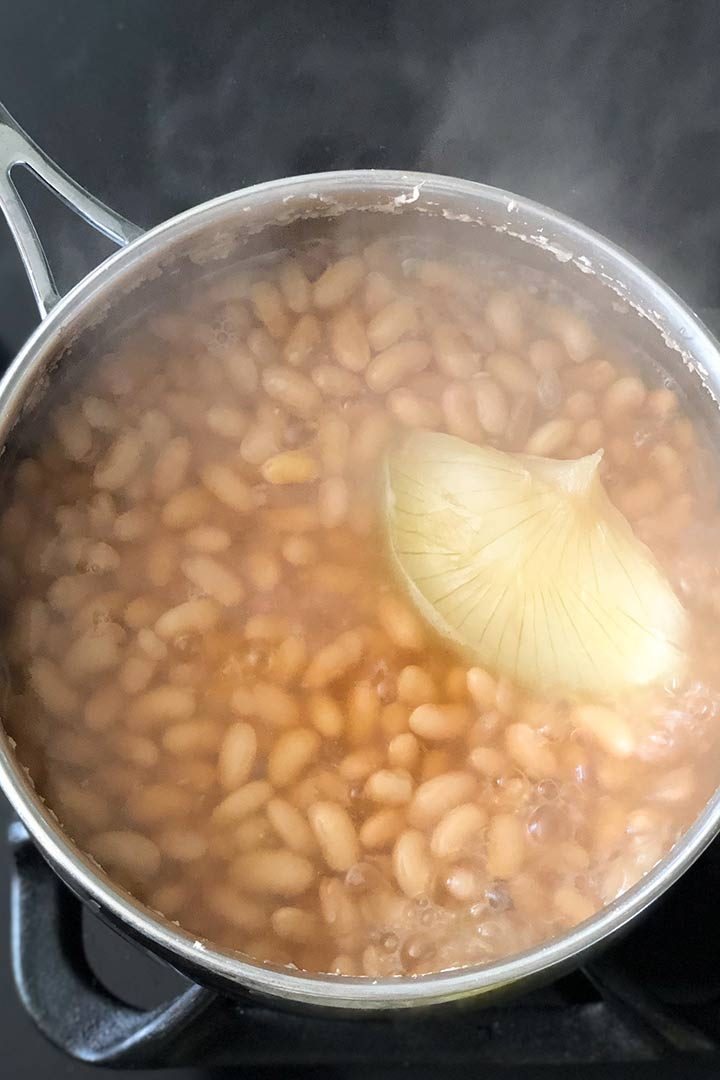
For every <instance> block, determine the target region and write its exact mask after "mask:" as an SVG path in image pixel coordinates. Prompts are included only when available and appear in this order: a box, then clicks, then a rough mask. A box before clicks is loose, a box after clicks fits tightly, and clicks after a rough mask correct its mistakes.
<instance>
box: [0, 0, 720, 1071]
mask: <svg viewBox="0 0 720 1080" xmlns="http://www.w3.org/2000/svg"><path fill="white" fill-rule="evenodd" d="M718 57H720V5H718V3H717V2H716V0H707V2H696V0H667V2H661V0H637V2H627V3H620V2H615V0H604V2H602V0H601V2H598V3H595V4H590V3H588V4H584V3H582V2H580V0H556V2H553V0H549V2H543V0H535V2H527V3H522V2H519V0H497V2H496V0H486V2H483V0H474V2H461V0H457V2H451V0H446V2H444V3H443V2H441V0H434V2H431V3H425V2H420V0H415V2H413V0H385V2H375V3H373V2H371V0H366V2H364V3H350V2H347V3H344V2H343V0H316V2H313V3H302V2H294V3H292V2H287V3H285V2H274V0H236V2H224V0H202V2H198V0H23V2H22V3H19V4H18V3H15V2H12V0H0V99H1V100H2V101H3V102H4V103H5V104H6V105H7V107H8V108H9V109H10V111H11V112H13V113H14V115H15V116H16V117H17V119H18V121H19V122H20V123H21V124H22V125H23V126H24V127H25V128H26V129H27V130H28V131H29V132H30V133H31V134H32V135H33V136H34V137H35V139H36V140H37V141H38V142H39V143H41V145H42V146H43V147H44V148H45V149H46V150H47V151H48V153H49V154H50V155H51V156H52V157H53V158H55V159H56V160H57V161H58V162H59V163H60V164H62V166H63V167H64V168H65V169H66V171H68V172H69V173H70V174H71V175H72V176H73V177H75V178H76V179H77V180H78V181H80V182H81V183H83V184H84V185H85V186H86V187H87V188H88V189H89V190H91V191H92V192H93V193H94V194H96V195H98V196H99V197H100V198H102V199H103V200H104V201H106V202H107V203H109V204H110V205H111V206H113V207H114V208H116V209H118V210H119V211H121V212H122V213H123V214H125V215H126V216H127V217H129V218H130V219H132V220H134V221H136V222H137V223H138V224H140V225H142V226H149V225H153V224H155V223H157V222H159V221H161V220H163V219H164V218H166V217H168V216H170V215H172V214H175V213H176V212H178V211H179V210H183V209H185V208H186V207H189V206H191V205H193V204H194V203H197V202H201V201H203V200H205V199H208V198H211V197H212V196H214V195H218V194H221V193H223V192H226V191H229V190H232V189H234V188H240V187H242V186H244V185H246V184H250V183H255V182H257V181H261V180H267V179H271V178H274V177H278V176H283V175H289V174H293V173H299V172H311V171H316V170H323V169H334V168H349V167H353V166H361V167H373V166H375V167H397V168H406V169H413V168H418V169H426V170H429V171H435V172H442V173H451V174H456V175H461V176H466V177H469V178H472V179H477V180H482V181H484V182H487V183H491V184H496V185H499V186H501V187H505V188H508V189H509V190H511V191H515V192H519V193H522V194H524V195H528V196H530V197H532V198H535V199H537V200H539V201H540V202H544V203H547V204H549V205H551V206H554V207H556V208H558V209H560V210H563V211H565V212H566V213H568V214H570V215H571V216H573V217H577V218H580V219H582V220H584V221H585V222H587V223H588V224H591V225H593V226H594V227H595V228H597V229H599V230H600V231H601V232H604V233H606V234H607V235H609V236H610V237H611V238H613V239H614V240H616V241H617V242H619V243H621V244H623V245H624V246H626V247H628V248H629V249H630V250H631V251H633V252H634V253H635V254H636V255H638V256H639V257H640V258H641V259H643V260H644V261H645V262H646V263H648V264H649V265H650V266H651V267H652V268H653V269H654V270H655V271H656V272H657V273H659V274H660V275H661V276H662V277H664V278H665V279H666V280H667V281H668V282H669V283H670V284H672V285H673V286H674V287H675V288H676V289H677V290H678V291H679V292H681V293H682V294H683V295H684V296H685V298H686V299H687V300H688V301H689V302H690V303H691V305H693V306H695V307H700V308H703V307H717V306H718V305H720V63H719V61H718ZM25 190H26V188H25V187H24V186H23V191H25ZM28 191H29V189H28ZM28 201H29V204H30V205H31V207H32V209H33V212H34V213H35V214H36V215H37V219H38V222H39V226H40V231H41V233H42V235H43V237H44V238H45V239H46V240H47V243H48V248H49V250H50V251H51V254H52V258H53V263H54V266H55V267H56V269H57V271H58V277H59V280H60V283H61V285H62V286H64V287H67V286H69V285H70V284H71V283H72V282H73V281H75V280H76V279H77V278H78V277H80V276H81V275H82V274H83V273H84V272H85V271H86V270H87V269H89V268H90V266H91V265H92V264H93V261H96V260H97V259H98V258H99V257H100V256H101V255H102V253H103V252H105V251H106V250H107V248H106V246H105V244H104V242H101V241H98V240H96V239H95V238H94V237H92V236H91V235H90V233H89V231H88V230H86V228H85V227H84V226H82V225H81V224H79V223H78V222H77V221H76V220H75V219H74V218H73V217H72V216H71V215H70V214H68V213H67V212H66V211H64V210H62V209H60V208H57V207H55V206H54V205H52V204H51V202H50V200H49V198H48V196H47V195H45V194H43V193H42V192H39V191H37V190H34V191H32V192H29V194H28ZM36 321H37V315H36V313H35V311H34V308H33V304H32V299H31V296H30V292H29V289H28V287H27V284H26V283H25V280H24V277H23V274H22V272H21V269H20V265H19V260H18V258H17V256H16V253H15V251H14V249H13V247H12V245H11V243H10V239H9V236H8V233H7V230H6V229H5V227H4V225H0V363H2V364H5V363H7V361H8V360H9V358H10V357H11V355H12V354H13V353H14V352H15V350H16V349H17V348H18V346H19V345H20V344H21V342H22V341H23V339H24V338H25V337H26V336H27V334H28V333H29V332H30V331H31V329H32V328H33V326H34V325H35V324H36ZM6 818H9V812H8V811H7V808H6V807H5V806H4V804H2V805H0V824H2V823H3V822H4V820H5V819H6ZM0 850H1V849H0ZM7 862H8V860H7V857H6V856H3V857H0V873H1V874H2V875H3V876H0V931H1V932H2V935H3V936H2V937H0V1076H3V1077H4V1076H7V1077H8V1078H11V1077H12V1080H24V1078H25V1077H30V1076H32V1077H34V1078H36V1080H45V1078H46V1077H50V1076H53V1077H75V1076H80V1075H90V1070H89V1069H87V1070H86V1069H84V1068H79V1067H77V1066H75V1065H72V1064H70V1063H69V1062H65V1061H64V1060H63V1059H62V1058H61V1057H60V1056H59V1055H58V1054H56V1053H55V1052H53V1051H51V1050H49V1048H46V1047H45V1046H44V1044H43V1043H42V1042H41V1040H40V1039H39V1037H38V1036H36V1035H35V1034H34V1033H31V1031H30V1026H29V1022H28V1021H27V1020H26V1018H25V1017H24V1015H23V1014H22V1012H21V1010H20V1008H19V1006H18V1004H17V1003H16V1002H15V1000H14V997H13V991H12V989H11V987H10V979H9V974H8V964H7V910H6V905H7V895H6V894H7V886H6V881H5V876H4V875H5V874H6V870H7ZM692 914H693V913H692V912H688V917H689V919H690V921H691V920H692ZM708 929H710V928H708ZM124 948H125V947H124V946H123V949H124ZM121 952H122V950H121ZM142 981H143V983H144V984H145V987H146V988H147V987H148V986H151V984H152V983H153V982H154V981H155V980H154V979H153V978H152V977H151V976H144V977H143V980H142ZM166 1075H167V1076H168V1077H169V1076H170V1075H171V1074H166ZM172 1075H178V1074H175V1073H173V1074H172ZM686 1075H689V1074H686Z"/></svg>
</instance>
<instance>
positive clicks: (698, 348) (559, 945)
mask: <svg viewBox="0 0 720 1080" xmlns="http://www.w3.org/2000/svg"><path fill="white" fill-rule="evenodd" d="M353 192H355V193H356V194H357V195H358V197H359V196H364V197H367V195H368V194H372V193H377V196H378V199H379V200H382V199H384V198H385V197H386V196H387V198H388V200H389V201H387V202H382V201H379V202H378V204H377V205H374V206H372V207H367V204H366V201H365V200H363V202H362V206H363V207H366V208H369V209H374V210H376V211H388V210H403V211H405V210H406V208H408V207H411V208H412V209H417V210H423V211H424V212H426V213H432V214H444V216H446V217H450V218H453V217H454V218H455V219H457V220H461V221H462V220H467V221H468V222H469V223H471V224H479V225H486V226H487V225H488V224H490V227H492V228H494V229H496V231H502V232H506V233H507V234H508V236H510V237H513V238H515V239H517V240H520V241H525V242H527V243H530V244H533V245H535V246H536V247H540V248H545V249H546V250H547V251H548V252H549V253H550V255H554V256H555V257H556V258H558V259H559V260H560V261H561V262H567V261H569V260H570V259H572V260H573V261H574V262H575V264H576V266H578V267H579V268H580V269H582V270H583V271H584V272H590V273H595V274H596V275H598V276H599V277H600V278H601V280H603V281H604V283H605V284H607V285H608V286H609V287H610V288H613V289H614V290H615V291H616V292H618V293H619V294H620V295H621V296H623V298H624V299H625V300H626V301H627V302H628V303H630V304H632V305H633V306H635V307H636V308H637V310H638V312H639V313H640V314H641V315H644V316H645V317H647V318H649V319H650V320H651V321H652V322H653V323H654V325H655V326H656V328H657V329H658V330H659V331H660V332H661V333H662V334H663V336H664V337H665V340H666V342H667V344H668V345H670V346H671V347H672V348H674V349H675V350H676V351H678V353H679V354H680V357H679V359H682V361H683V362H684V363H686V364H688V365H690V366H693V367H694V368H695V369H696V371H697V372H698V373H699V375H700V377H701V379H702V380H703V381H704V382H706V385H707V381H709V382H710V383H714V384H715V386H714V389H715V392H716V394H717V393H718V392H719V391H720V355H719V353H718V348H719V347H718V343H717V342H716V341H715V339H714V338H713V336H712V335H711V334H710V333H709V331H708V330H707V329H706V328H705V327H704V326H703V324H702V323H701V322H700V320H699V319H698V318H697V316H696V315H694V313H693V312H692V311H691V310H690V309H689V308H688V307H687V305H686V304H685V303H684V302H683V301H682V300H681V299H680V298H679V297H678V296H677V295H676V294H675V293H674V292H673V291H672V290H671V289H670V288H668V287H667V286H666V285H665V284H664V283H663V282H661V281H660V279H659V278H657V277H656V276H655V275H654V274H652V273H651V272H650V271H649V270H647V269H646V268H645V267H644V266H643V265H642V264H641V263H639V262H637V261H636V260H635V259H634V258H633V257H632V256H630V255H629V254H628V253H627V252H625V251H624V250H623V249H622V248H620V247H618V246H616V245H615V244H613V243H611V242H610V241H609V240H607V239H605V237H603V236H601V235H600V234H599V233H596V232H594V231H593V230H592V229H588V228H586V227H585V226H584V225H582V224H580V223H578V222H576V221H573V220H572V219H571V218H568V217H566V216H565V215H563V214H560V213H557V212H556V211H554V210H551V209H549V208H547V207H544V206H542V205H541V204H539V203H536V202H534V201H532V200H529V199H525V198H523V197H521V196H518V195H514V194H512V193H510V192H507V191H503V190H501V189H499V188H495V187H490V186H488V185H484V184H479V183H476V182H473V181H468V180H462V179H459V178H455V177H446V176H440V175H436V174H431V173H418V172H402V171H394V170H362V169H358V170H346V171H338V172H325V173H316V174H309V175H305V176H295V177H290V178H283V179H279V180H272V181H268V182H266V183H262V184H257V185H253V186H252V187H248V188H243V189H240V190H238V191H234V192H230V193H228V194H225V195H221V196H219V197H217V198H215V199H211V200H209V201H208V202H205V203H201V204H198V205H197V206H194V207H192V208H191V209H189V210H186V211H184V212H182V213H180V214H178V215H177V216H175V217H172V218H170V219H168V220H167V221H165V222H163V223H161V224H160V225H157V226H156V227H155V228H153V229H151V230H149V231H148V232H146V233H145V234H143V235H142V236H140V237H139V238H138V239H136V240H134V241H133V242H132V243H130V244H129V245H128V246H127V247H125V248H123V249H121V250H120V251H117V252H116V253H114V254H113V255H111V256H110V258H108V259H107V260H106V261H105V262H103V263H101V264H100V265H99V266H98V267H96V268H95V269H94V270H92V271H91V272H90V273H89V274H88V275H87V276H86V277H85V278H83V279H82V280H81V281H80V282H79V283H78V284H77V285H76V286H75V287H74V288H73V289H72V290H71V291H70V292H69V293H68V294H67V295H66V296H65V297H64V298H63V299H62V300H61V301H60V302H59V303H58V304H57V305H56V306H55V307H54V308H53V310H52V312H51V313H50V315H49V316H48V317H47V318H46V319H45V320H44V321H43V322H42V323H40V325H39V326H38V328H37V329H36V330H35V331H34V333H33V334H32V335H31V337H30V338H29V339H28V341H27V342H26V343H25V345H24V346H23V348H22V349H21V350H20V352H19V353H18V355H17V357H16V359H15V360H14V362H13V363H12V364H11V366H10V367H9V369H8V371H7V372H6V374H5V376H4V377H3V379H2V381H1V382H0V415H1V416H2V417H3V419H2V421H1V422H0V434H1V435H2V438H3V440H4V439H5V438H6V436H7V433H8V430H9V427H10V426H11V424H12V422H13V420H14V417H15V415H16V414H17V412H18V408H19V406H20V404H21V403H22V401H23V400H24V399H25V396H26V391H27V389H28V387H29V384H30V382H31V380H32V379H33V378H34V376H35V366H36V361H39V360H41V359H42V357H43V354H44V350H45V349H46V348H47V347H49V346H51V345H52V344H53V341H54V340H55V339H56V337H57V336H58V334H59V332H60V331H62V330H63V329H64V328H67V327H68V326H70V325H71V324H72V322H73V320H74V319H75V318H76V317H77V316H81V315H82V311H83V309H84V308H86V307H87V306H88V305H89V304H90V303H91V302H92V300H93V299H96V298H98V296H100V295H101V294H102V293H103V292H105V291H109V290H110V289H111V288H112V286H114V285H116V284H118V282H119V281H120V279H122V278H123V277H124V276H125V275H126V274H128V275H129V274H130V272H131V271H132V270H133V268H137V266H138V265H139V264H141V263H142V262H143V261H144V260H145V259H148V261H149V257H150V256H151V255H155V256H157V254H158V253H159V252H160V251H161V250H162V249H163V247H166V246H167V244H166V242H167V241H170V240H174V239H180V238H182V237H189V236H191V235H193V234H194V233H195V231H196V229H199V228H201V227H207V226H208V225H211V224H213V223H218V224H220V223H221V222H222V223H224V224H227V222H228V218H229V217H230V216H231V214H232V211H234V210H237V211H240V212H241V211H248V210H252V209H255V210H258V209H262V208H263V207H266V209H267V210H272V211H273V216H272V217H270V216H268V217H267V220H266V221H265V224H267V225H270V224H272V222H273V221H278V220H280V221H285V220H290V219H291V215H292V209H293V202H294V200H295V199H296V198H298V199H303V200H305V203H304V206H303V208H302V209H301V211H300V212H299V213H298V214H297V215H296V216H313V215H312V213H310V214H308V213H307V210H308V205H307V200H308V199H316V200H317V208H318V209H317V213H318V214H320V213H323V212H326V213H327V212H328V211H329V212H333V210H332V208H333V206H336V208H337V209H336V212H339V213H341V212H343V211H344V210H346V209H352V208H353V207H352V204H350V205H343V204H342V203H339V204H335V203H334V199H335V198H337V197H338V196H348V195H352V194H353ZM428 196H434V197H435V199H436V200H438V201H432V199H430V198H428ZM443 200H444V202H445V206H443V205H442V203H443ZM461 200H464V201H465V203H467V201H468V200H475V201H476V207H475V217H472V216H471V215H469V214H467V213H458V214H454V213H453V212H452V210H448V209H447V205H448V204H450V205H453V203H454V202H455V203H458V204H460V203H461ZM413 204H416V205H415V206H413ZM465 210H467V206H465ZM280 211H282V214H283V215H288V214H289V215H290V216H289V217H285V216H282V217H279V216H278V215H279V213H280ZM484 211H485V212H487V211H494V212H495V213H496V214H497V213H500V214H501V215H502V216H503V217H504V218H505V220H506V222H507V224H506V226H503V227H502V228H501V227H499V226H498V225H492V223H488V222H487V221H486V220H485V217H484ZM252 216H253V215H252V214H250V215H249V218H250V219H252ZM243 220H244V219H243V216H242V213H239V214H238V218H237V222H236V223H237V224H242V223H243ZM245 220H248V219H245ZM523 230H526V231H523ZM533 230H535V231H533ZM588 255H590V256H592V259H593V260H594V261H591V260H590V259H589V258H588ZM706 380H707V381H706ZM711 392H712V391H711ZM0 787H2V789H3V790H4V792H5V794H6V796H7V797H8V799H9V801H10V803H11V804H12V806H13V808H14V810H15V812H16V813H17V814H18V816H19V817H20V818H21V820H22V821H23V823H24V825H25V826H26V827H27V829H28V831H29V832H30V834H31V835H32V837H33V838H34V840H35V841H36V842H37V843H38V844H39V846H40V848H41V849H42V851H43V852H44V853H45V855H46V857H47V858H48V860H49V861H50V862H51V864H53V866H54V867H55V868H56V869H57V870H58V872H59V873H60V875H61V876H62V877H63V878H64V879H65V880H66V881H67V882H69V883H71V884H72V886H73V887H74V888H75V889H77V891H78V892H79V893H80V894H81V895H82V897H83V898H84V899H86V900H89V901H90V902H91V903H92V904H93V906H94V907H97V908H99V909H101V910H104V911H105V912H107V913H110V914H111V915H112V916H113V917H114V918H115V919H116V920H118V921H119V922H120V923H121V924H122V925H123V926H125V927H128V928H129V929H130V930H131V932H132V933H133V934H134V935H135V936H136V937H140V938H141V939H143V940H144V941H147V942H148V943H149V944H150V945H151V946H152V947H154V948H155V949H156V950H157V951H159V952H160V953H162V954H164V955H165V956H172V957H173V958H175V959H177V961H178V966H180V967H182V966H183V965H185V966H187V967H189V968H191V969H197V968H198V967H199V968H200V969H202V970H204V971H206V972H207V973H208V976H210V977H212V978H214V979H215V980H218V979H219V980H221V981H222V980H226V981H229V982H231V983H233V984H236V985H237V986H238V987H241V988H245V989H249V990H253V991H258V992H262V993H265V994H271V995H274V996H276V997H280V998H283V999H286V1000H288V1001H293V1000H294V1001H298V1002H304V1003H309V1004H317V1005H323V1006H326V1007H327V1006H335V1007H338V1008H354V1009H377V1008H385V1007H389V1006H394V1007H408V1006H412V1005H425V1004H429V1003H432V1002H441V1001H446V1000H450V999H452V998H457V997H461V996H465V995H471V994H480V993H483V992H488V991H491V990H497V989H499V988H500V987H501V986H506V985H510V984H512V983H514V982H517V981H520V980H525V979H529V978H530V977H532V976H537V975H538V974H540V973H543V972H546V971H548V970H550V969H554V968H556V967H560V966H562V965H566V964H568V963H569V962H571V961H572V960H573V959H574V958H576V957H578V956H579V955H580V954H581V953H583V952H585V951H586V950H587V949H589V948H591V947H592V946H595V945H597V944H598V943H599V942H601V941H602V940H603V939H605V938H606V937H608V935H610V934H613V933H615V932H616V931H618V930H619V929H620V928H621V927H623V926H624V925H625V924H626V923H627V922H628V921H629V920H630V919H632V918H634V917H635V916H636V915H638V914H639V913H640V912H641V911H642V910H643V909H644V908H645V907H647V906H648V905H649V904H651V903H652V902H653V901H654V900H655V899H656V898H657V897H659V896H660V894H661V893H663V892H664V891H665V889H666V888H668V887H669V886H670V885H671V884H672V883H673V882H675V881H676V880H677V878H679V877H680V875H681V874H682V873H683V872H684V871H685V870H686V869H687V868H688V867H689V866H690V865H691V863H692V862H693V861H694V860H695V859H696V858H697V857H698V856H699V855H700V854H701V853H702V851H703V850H704V848H705V847H706V846H707V845H708V844H709V843H710V841H711V840H712V839H713V837H714V836H715V834H716V832H717V831H718V829H719V828H720V788H719V789H718V790H717V791H716V792H715V794H714V795H713V796H712V797H711V799H710V800H709V801H708V803H707V805H706V806H705V809H704V810H703V812H702V813H701V814H700V815H699V817H698V818H697V819H696V821H695V822H694V823H693V825H692V826H691V827H690V828H689V829H688V830H687V831H686V832H685V833H684V834H683V836H682V837H681V838H680V840H679V841H678V842H677V843H676V844H675V846H674V847H673V848H672V850H671V851H670V852H669V853H668V855H667V856H666V857H665V858H664V859H663V860H662V861H661V862H660V863H659V864H658V865H657V866H655V867H654V868H653V869H652V870H651V871H650V872H649V873H648V874H647V875H646V876H645V877H644V878H642V879H641V880H640V881H639V882H638V883H637V884H636V885H635V886H633V887H632V888H631V889H629V890H628V891H627V892H625V893H623V894H622V896H620V897H619V898H618V899H617V900H616V901H614V902H613V903H612V904H609V905H606V906H605V907H603V908H601V910H600V911H599V912H598V913H597V914H596V915H594V916H593V917H592V918H591V919H589V920H587V921H586V922H585V923H582V924H580V926H578V927H576V928H575V929H574V930H572V931H571V932H569V933H567V934H564V935H562V936H560V937H557V938H553V939H552V940H550V941H548V942H545V943H543V944H541V945H539V946H537V947H535V948H533V949H529V950H527V951H525V952H523V953H519V954H515V955H513V956H511V957H509V958H508V959H505V960H502V961H498V962H495V963H492V964H488V965H484V966H475V967H469V968H462V969H454V970H450V971H444V972H437V973H434V974H431V975H419V976H407V977H401V978H384V979H369V978H354V977H349V976H341V975H314V974H309V973H305V972H299V971H298V972H292V971H290V970H288V969H287V968H278V967H274V966H271V965H263V964H260V963H256V962H252V961H249V960H242V959H239V958H238V957H237V956H236V955H233V954H231V953H229V952H226V951H223V950H221V949H219V948H218V949H216V948H213V947H212V946H211V945H209V944H207V943H205V942H204V941H202V942H201V941H198V940H196V939H195V938H194V936H193V935H192V934H189V933H187V932H186V931H184V930H181V929H180V928H179V927H175V926H174V925H172V924H171V923H170V922H168V921H165V920H163V919H161V917H160V916H157V917H156V916H154V915H152V914H151V913H150V911H149V909H147V908H145V907H144V906H143V905H141V904H140V903H139V902H138V901H136V900H134V899H133V898H132V897H131V896H130V895H129V894H127V893H125V892H124V891H123V890H122V889H120V888H119V887H117V886H115V885H113V884H112V883H111V881H110V879H109V878H107V877H106V876H105V874H104V872H103V871H101V870H100V869H99V868H98V866H97V864H96V863H95V862H94V861H93V860H92V859H91V858H90V857H89V856H87V855H84V854H83V853H82V852H80V850H79V848H76V847H75V845H74V843H73V842H72V841H71V840H70V838H69V837H68V836H67V835H66V834H65V833H64V832H63V830H62V828H61V826H60V825H59V823H58V822H57V819H56V818H55V817H54V815H53V814H52V811H50V810H49V809H48V807H47V806H46V805H45V804H44V802H43V800H42V799H41V797H40V796H39V795H38V794H37V793H36V792H35V790H34V787H33V785H32V782H31V781H30V780H29V778H28V776H27V774H26V772H25V770H24V769H23V768H22V766H20V765H19V764H18V763H16V762H15V760H14V755H13V753H12V740H11V739H10V738H9V736H8V735H7V734H6V733H5V732H3V731H2V729H1V728H0Z"/></svg>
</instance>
